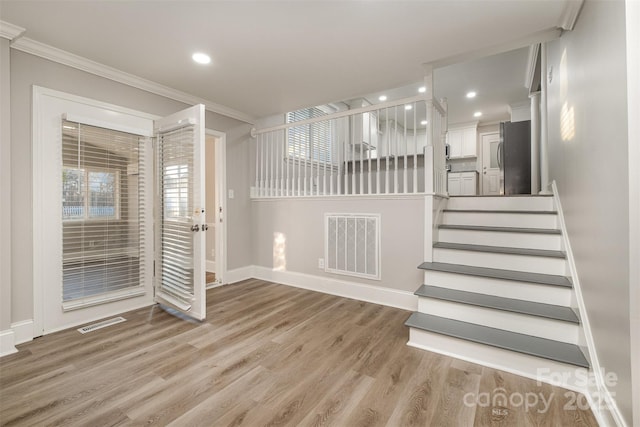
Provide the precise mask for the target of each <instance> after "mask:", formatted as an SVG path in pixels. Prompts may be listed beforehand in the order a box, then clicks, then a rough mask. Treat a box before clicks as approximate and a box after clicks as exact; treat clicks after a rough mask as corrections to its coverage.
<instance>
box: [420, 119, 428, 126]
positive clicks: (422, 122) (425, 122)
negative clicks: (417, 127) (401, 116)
mask: <svg viewBox="0 0 640 427" xmlns="http://www.w3.org/2000/svg"><path fill="white" fill-rule="evenodd" d="M427 123H429V122H428V121H426V120H423V121H421V122H420V124H421V125H422V126H424V125H426V124H427Z"/></svg>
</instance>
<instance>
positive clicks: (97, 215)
mask: <svg viewBox="0 0 640 427" xmlns="http://www.w3.org/2000/svg"><path fill="white" fill-rule="evenodd" d="M118 178H119V174H118V172H117V171H115V170H113V169H93V168H84V169H76V168H71V167H63V168H62V219H63V220H100V219H118V218H119V217H120V209H119V203H118V201H119V199H120V192H119V182H120V180H119V179H118Z"/></svg>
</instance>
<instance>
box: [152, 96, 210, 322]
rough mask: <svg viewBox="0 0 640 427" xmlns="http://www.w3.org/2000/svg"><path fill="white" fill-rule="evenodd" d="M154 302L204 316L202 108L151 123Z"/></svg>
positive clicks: (201, 106) (187, 313) (203, 134)
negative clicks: (154, 181) (154, 179)
mask: <svg viewBox="0 0 640 427" xmlns="http://www.w3.org/2000/svg"><path fill="white" fill-rule="evenodd" d="M154 128H155V133H156V138H157V139H156V151H157V162H156V171H157V186H156V188H157V192H156V203H157V205H156V206H157V207H156V233H157V238H156V276H155V284H154V286H155V301H156V302H158V303H160V304H163V305H166V306H169V307H172V308H174V309H177V310H179V311H181V312H183V313H184V314H186V315H188V316H190V317H193V318H195V319H198V320H203V319H204V318H205V317H206V283H205V282H206V280H205V273H206V261H205V251H206V236H205V233H206V230H207V228H208V226H207V221H206V215H205V167H204V166H205V156H204V142H205V131H204V106H203V105H196V106H193V107H191V108H188V109H186V110H183V111H180V112H178V113H175V114H172V115H170V116H168V117H165V118H163V119H160V120H157V121H156V122H155V126H154Z"/></svg>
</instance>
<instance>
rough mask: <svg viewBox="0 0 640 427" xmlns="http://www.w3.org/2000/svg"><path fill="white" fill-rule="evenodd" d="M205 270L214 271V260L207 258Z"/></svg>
mask: <svg viewBox="0 0 640 427" xmlns="http://www.w3.org/2000/svg"><path fill="white" fill-rule="evenodd" d="M207 271H210V272H212V273H214V272H215V271H216V262H215V261H210V260H207Z"/></svg>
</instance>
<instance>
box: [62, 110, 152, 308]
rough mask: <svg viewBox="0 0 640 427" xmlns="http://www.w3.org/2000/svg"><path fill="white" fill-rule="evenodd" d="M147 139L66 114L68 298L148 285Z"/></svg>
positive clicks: (65, 276) (64, 194)
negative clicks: (145, 143) (68, 118)
mask: <svg viewBox="0 0 640 427" xmlns="http://www.w3.org/2000/svg"><path fill="white" fill-rule="evenodd" d="M143 144H144V138H142V137H140V136H138V135H133V134H129V133H124V132H119V131H115V130H110V129H104V128H99V127H95V126H89V125H85V124H80V123H76V122H71V121H66V120H63V122H62V177H61V178H62V195H61V196H62V239H63V250H62V254H63V255H62V256H63V259H62V265H63V269H62V270H63V292H62V293H63V295H62V300H63V302H70V301H77V300H80V299H83V298H88V297H91V298H92V299H95V298H98V299H99V298H100V296H103V295H104V296H105V298H106V299H105V300H108V295H107V294H110V293H113V292H119V291H123V290H129V289H133V288H139V287H142V284H143V282H144V268H143V263H144V244H145V242H144V227H145V224H144V215H145V212H144V198H145V194H144V191H143V189H144V179H145V161H144V156H143V155H142V154H141V153H143Z"/></svg>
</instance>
